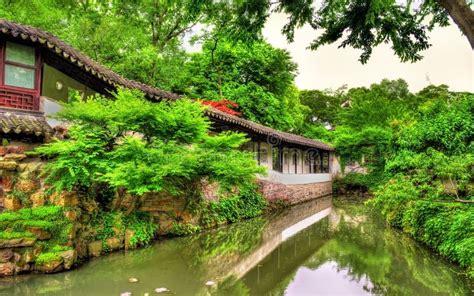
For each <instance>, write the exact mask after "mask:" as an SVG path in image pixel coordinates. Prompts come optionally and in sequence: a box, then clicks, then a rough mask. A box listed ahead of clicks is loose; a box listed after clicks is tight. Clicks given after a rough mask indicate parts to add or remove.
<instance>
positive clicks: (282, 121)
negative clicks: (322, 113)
mask: <svg viewBox="0 0 474 296" xmlns="http://www.w3.org/2000/svg"><path fill="white" fill-rule="evenodd" d="M295 75H296V64H295V63H293V62H292V61H291V58H290V55H289V54H288V52H286V51H284V50H281V49H276V48H273V47H272V46H271V45H269V44H268V43H266V42H254V43H252V44H244V43H241V42H238V43H233V42H231V41H228V40H225V39H224V40H217V41H209V42H207V43H205V44H204V46H203V51H202V52H200V53H195V54H193V56H192V57H191V62H190V63H189V64H188V74H187V76H188V77H189V79H188V86H187V87H186V89H187V91H188V94H189V96H191V97H195V98H205V99H211V100H216V101H218V100H221V99H228V100H231V101H234V102H236V103H237V104H239V108H240V110H239V111H241V112H242V113H243V115H244V116H245V117H246V118H248V119H250V120H252V121H255V122H259V123H262V124H265V125H269V126H272V127H275V128H278V129H282V130H295V129H299V128H301V125H302V123H303V118H304V113H305V112H306V110H307V109H306V108H305V107H304V106H302V105H301V104H300V102H299V96H298V91H297V89H296V87H295V86H294V77H295Z"/></svg>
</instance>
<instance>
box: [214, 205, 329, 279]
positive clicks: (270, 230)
mask: <svg viewBox="0 0 474 296" xmlns="http://www.w3.org/2000/svg"><path fill="white" fill-rule="evenodd" d="M331 205H332V200H331V197H324V198H320V199H317V200H313V201H309V202H306V203H301V204H298V205H296V206H294V207H291V208H290V209H288V210H287V211H284V212H283V213H280V214H279V215H277V216H274V217H272V218H271V219H270V220H269V221H268V223H267V225H266V227H265V228H264V229H263V230H262V233H261V236H262V240H261V243H260V244H259V245H258V246H255V247H254V248H253V249H252V251H251V252H250V253H249V254H247V255H245V256H241V257H238V258H236V259H238V260H236V261H235V262H227V263H230V264H223V262H222V261H220V264H219V265H220V266H219V269H218V271H219V272H218V273H216V275H214V276H218V277H219V278H221V279H222V278H225V277H227V276H233V277H234V278H241V277H242V276H244V275H245V274H246V273H247V272H248V271H249V270H251V269H252V268H254V267H255V266H256V265H257V264H259V262H261V261H262V260H263V259H264V258H265V257H267V256H268V255H269V254H270V253H272V252H273V251H274V250H275V249H276V248H277V247H278V246H279V245H281V244H282V243H283V242H284V241H286V240H288V239H289V238H290V237H292V236H293V235H295V234H297V233H298V232H300V231H302V230H304V229H305V228H307V227H309V226H311V225H313V224H315V223H317V222H318V221H320V220H321V219H324V218H325V217H327V216H328V215H329V214H330V212H331V209H332V208H331ZM213 269H214V267H210V270H213Z"/></svg>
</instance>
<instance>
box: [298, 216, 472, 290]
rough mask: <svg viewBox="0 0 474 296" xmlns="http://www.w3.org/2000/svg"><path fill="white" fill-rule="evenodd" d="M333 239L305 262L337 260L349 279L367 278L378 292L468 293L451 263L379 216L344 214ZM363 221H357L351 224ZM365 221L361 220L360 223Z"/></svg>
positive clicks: (315, 264)
mask: <svg viewBox="0 0 474 296" xmlns="http://www.w3.org/2000/svg"><path fill="white" fill-rule="evenodd" d="M341 214H342V215H341V217H340V219H339V220H338V222H339V223H338V225H337V227H336V228H334V229H333V231H332V239H331V240H329V241H328V242H327V243H326V244H325V245H324V246H322V247H321V248H320V249H319V250H318V251H316V252H315V253H314V254H313V256H312V257H311V258H309V260H308V261H307V262H306V263H305V264H304V265H305V266H306V267H308V268H310V269H313V270H315V269H317V268H318V267H319V266H321V265H322V264H323V263H325V262H329V261H335V262H337V265H338V268H340V270H342V269H344V270H346V271H348V274H349V275H350V276H351V277H352V278H351V280H355V281H360V280H361V279H362V278H364V277H368V278H369V279H370V281H371V282H372V284H373V287H372V288H370V289H368V288H367V289H368V290H369V291H370V292H372V293H374V294H384V295H433V294H448V293H449V294H451V293H452V294H459V295H463V294H464V293H467V292H468V290H467V288H466V287H465V286H464V284H463V283H462V281H461V280H460V279H459V278H457V277H456V275H455V273H453V272H452V270H450V268H449V265H446V264H444V263H443V262H440V259H438V258H436V257H435V258H433V254H430V253H429V251H428V250H425V249H423V248H422V247H420V246H418V245H417V244H416V243H415V242H413V241H412V240H411V239H409V238H407V237H405V236H403V235H402V234H400V233H398V232H396V231H394V230H392V229H386V228H384V226H383V223H381V222H380V221H378V220H377V219H375V218H372V219H368V220H367V221H364V219H361V218H357V217H350V218H349V219H347V218H345V217H344V216H345V215H351V213H347V212H342V213H341ZM354 221H359V223H353V222H354ZM360 221H362V222H360Z"/></svg>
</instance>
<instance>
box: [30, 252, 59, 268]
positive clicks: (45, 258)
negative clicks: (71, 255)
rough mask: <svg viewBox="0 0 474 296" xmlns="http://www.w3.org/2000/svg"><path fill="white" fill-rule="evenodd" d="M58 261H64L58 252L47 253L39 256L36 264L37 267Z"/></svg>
mask: <svg viewBox="0 0 474 296" xmlns="http://www.w3.org/2000/svg"><path fill="white" fill-rule="evenodd" d="M58 260H62V258H61V256H60V255H59V254H58V253H57V252H45V253H41V254H39V256H38V257H37V258H36V261H35V262H36V264H37V265H40V266H41V265H45V264H47V263H49V262H53V261H58Z"/></svg>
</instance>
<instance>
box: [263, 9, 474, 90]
mask: <svg viewBox="0 0 474 296" xmlns="http://www.w3.org/2000/svg"><path fill="white" fill-rule="evenodd" d="M285 23H286V17H285V15H283V14H273V15H272V16H271V17H270V19H269V21H268V22H267V24H266V27H265V29H264V36H265V37H266V39H267V41H268V42H270V43H271V44H272V45H273V46H275V47H279V48H284V49H287V50H288V51H289V52H290V54H291V56H292V57H293V60H294V61H295V62H296V63H297V64H298V69H299V74H298V76H297V78H296V85H297V86H298V88H300V89H327V88H331V89H336V88H338V87H340V86H342V85H343V84H347V85H348V86H349V87H354V86H368V85H370V84H372V83H374V82H379V81H380V80H382V79H384V78H389V79H398V78H403V79H405V80H406V81H407V82H408V84H409V86H410V89H411V90H412V91H418V90H420V89H422V88H423V87H425V86H426V85H428V84H430V83H431V84H447V85H449V87H450V89H451V90H454V91H470V92H474V53H473V51H472V49H471V47H470V46H469V42H468V41H467V39H466V37H464V36H463V35H462V34H461V32H460V31H459V30H458V28H457V27H456V26H454V25H452V26H450V27H446V28H436V29H435V30H434V31H433V32H431V34H430V41H431V44H432V47H431V48H429V49H428V50H426V51H424V54H423V55H424V59H423V60H421V61H419V62H417V63H413V64H412V63H401V62H400V60H399V59H398V57H397V56H395V55H394V54H393V52H392V50H391V49H390V46H389V45H381V46H379V47H377V48H376V49H374V51H373V53H372V57H371V59H370V60H369V62H368V63H367V64H365V65H362V64H361V63H360V62H359V61H358V58H359V56H360V51H358V50H355V49H352V48H345V49H342V48H337V45H338V44H333V45H327V46H324V47H321V48H320V49H318V50H317V51H311V50H308V49H306V47H307V46H308V45H309V44H310V43H311V41H312V40H313V39H314V38H315V36H317V34H318V32H317V31H314V30H312V29H311V28H309V27H303V28H301V29H299V30H298V31H297V32H296V34H295V42H293V43H291V44H288V43H287V42H286V39H285V37H284V36H283V35H282V34H281V33H280V31H281V28H282V26H283V25H284V24H285Z"/></svg>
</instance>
